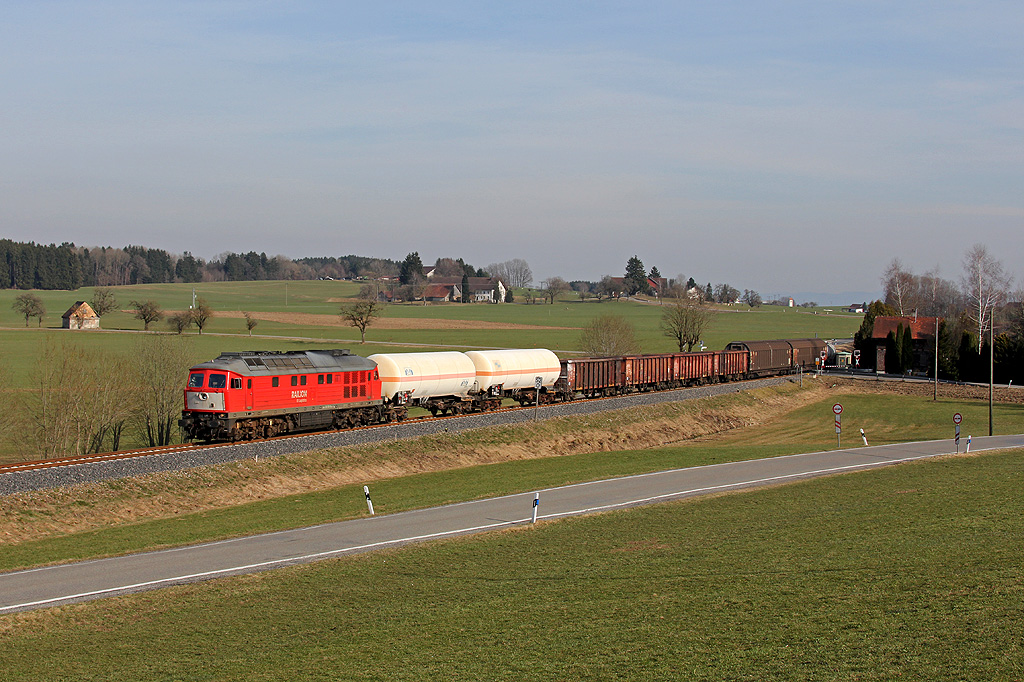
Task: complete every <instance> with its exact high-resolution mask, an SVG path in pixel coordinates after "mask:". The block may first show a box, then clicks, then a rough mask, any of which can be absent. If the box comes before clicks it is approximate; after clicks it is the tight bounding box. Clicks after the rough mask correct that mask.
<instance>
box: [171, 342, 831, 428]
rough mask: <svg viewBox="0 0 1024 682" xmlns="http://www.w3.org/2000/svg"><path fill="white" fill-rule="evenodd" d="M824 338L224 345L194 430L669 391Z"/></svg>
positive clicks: (350, 423) (203, 385) (192, 384)
mask: <svg viewBox="0 0 1024 682" xmlns="http://www.w3.org/2000/svg"><path fill="white" fill-rule="evenodd" d="M826 349H827V347H826V345H825V342H824V341H822V340H820V339H789V340H780V341H741V342H734V343H730V344H729V345H728V346H726V348H725V350H721V351H706V352H698V353H662V354H656V355H625V356H615V357H601V358H567V359H563V360H559V358H558V356H556V355H555V354H554V353H553V352H551V351H549V350H545V349H540V348H529V349H512V350H494V351H469V352H466V353H460V352H454V351H452V352H438V353H381V354H377V355H371V356H370V357H368V358H364V357H361V356H358V355H352V354H351V353H350V352H349V351H347V350H310V351H289V352H276V351H254V352H240V353H223V354H221V355H220V357H218V358H216V359H214V360H210V361H209V362H204V363H201V364H198V365H196V366H194V367H192V368H191V370H189V378H188V385H187V387H186V388H185V401H184V402H185V404H184V410H183V411H182V414H181V420H180V421H179V422H178V425H179V426H180V427H181V429H182V433H183V436H184V438H185V439H186V440H202V441H207V442H213V441H242V440H252V439H257V438H270V437H272V436H276V435H279V434H285V433H296V432H302V431H317V430H327V429H344V428H352V427H356V426H365V425H369V424H381V423H387V422H394V421H401V420H403V419H405V418H406V416H407V415H408V411H409V408H411V407H422V408H424V409H426V410H429V411H430V413H431V414H433V415H435V416H436V415H438V414H441V415H445V414H465V413H470V412H486V411H491V410H496V409H498V408H500V407H501V404H502V401H503V400H505V399H512V400H514V401H517V402H519V404H520V405H530V404H534V403H540V404H550V403H554V402H564V401H570V400H577V399H584V398H598V397H604V396H613V395H623V394H627V393H635V392H639V391H655V390H668V389H673V388H683V387H685V386H694V385H699V384H707V383H717V382H721V381H734V380H739V379H751V378H756V377H764V376H774V375H781V374H789V373H792V372H796V371H799V370H800V369H801V368H809V369H813V368H814V366H815V364H814V363H815V358H818V357H820V356H821V354H823V353H824V352H825V351H826Z"/></svg>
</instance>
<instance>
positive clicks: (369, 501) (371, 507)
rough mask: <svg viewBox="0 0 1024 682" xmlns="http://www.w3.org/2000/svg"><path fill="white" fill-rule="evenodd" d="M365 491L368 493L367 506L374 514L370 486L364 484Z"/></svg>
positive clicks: (371, 513) (371, 514)
mask: <svg viewBox="0 0 1024 682" xmlns="http://www.w3.org/2000/svg"><path fill="white" fill-rule="evenodd" d="M363 493H364V494H365V495H366V506H367V507H369V508H370V516H373V500H371V499H370V488H369V486H365V485H364V486H363Z"/></svg>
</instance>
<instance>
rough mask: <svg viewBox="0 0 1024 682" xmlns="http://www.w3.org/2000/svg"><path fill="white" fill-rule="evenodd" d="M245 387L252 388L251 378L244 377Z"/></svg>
mask: <svg viewBox="0 0 1024 682" xmlns="http://www.w3.org/2000/svg"><path fill="white" fill-rule="evenodd" d="M245 387H246V388H252V379H246V380H245Z"/></svg>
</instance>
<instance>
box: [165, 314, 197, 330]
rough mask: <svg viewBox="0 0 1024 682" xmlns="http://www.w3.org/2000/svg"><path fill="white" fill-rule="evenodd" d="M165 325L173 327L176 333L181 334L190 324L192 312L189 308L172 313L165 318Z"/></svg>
mask: <svg viewBox="0 0 1024 682" xmlns="http://www.w3.org/2000/svg"><path fill="white" fill-rule="evenodd" d="M167 326H169V327H170V328H171V329H173V330H174V332H175V333H176V334H181V333H182V332H184V331H185V330H186V329H188V328H189V327H191V326H192V312H191V311H189V310H182V311H180V312H177V313H174V314H173V315H171V316H170V317H168V318H167Z"/></svg>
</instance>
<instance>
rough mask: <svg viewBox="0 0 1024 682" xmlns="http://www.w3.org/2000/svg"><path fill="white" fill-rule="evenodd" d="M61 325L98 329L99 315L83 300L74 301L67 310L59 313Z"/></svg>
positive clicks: (69, 327)
mask: <svg viewBox="0 0 1024 682" xmlns="http://www.w3.org/2000/svg"><path fill="white" fill-rule="evenodd" d="M60 319H61V325H60V326H61V327H62V328H64V329H99V328H100V316H99V315H97V314H96V311H95V310H93V309H92V306H91V305H89V304H88V303H86V302H85V301H76V302H75V304H74V305H73V306H71V307H70V308H68V311H67V312H66V313H64V314H63V315H61V318H60Z"/></svg>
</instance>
